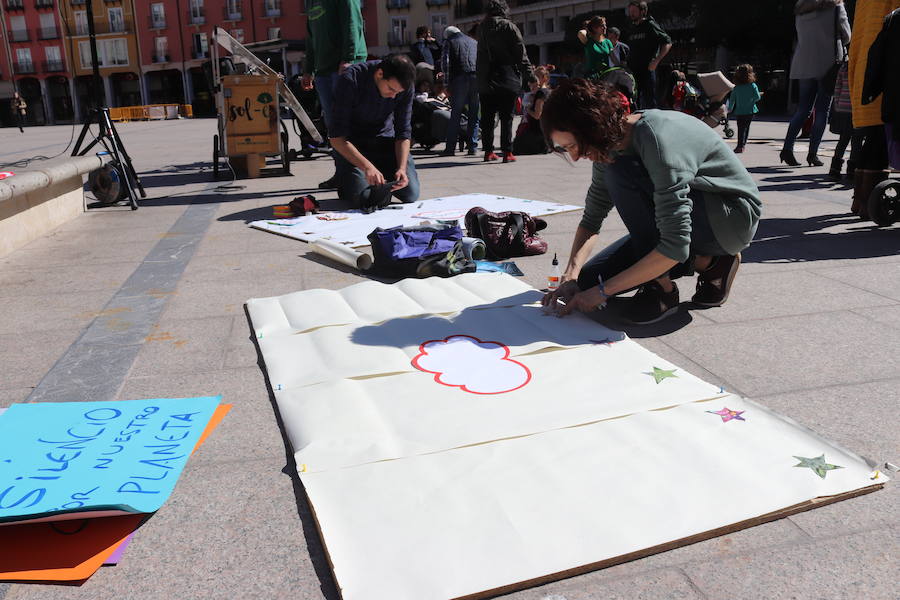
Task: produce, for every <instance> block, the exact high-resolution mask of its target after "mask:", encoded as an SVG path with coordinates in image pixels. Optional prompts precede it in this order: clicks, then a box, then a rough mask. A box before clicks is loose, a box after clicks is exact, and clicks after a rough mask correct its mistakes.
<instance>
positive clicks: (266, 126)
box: [222, 75, 281, 156]
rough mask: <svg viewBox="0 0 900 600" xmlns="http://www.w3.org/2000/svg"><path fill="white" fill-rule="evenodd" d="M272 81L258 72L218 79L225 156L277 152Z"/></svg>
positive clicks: (278, 134) (275, 98)
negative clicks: (220, 90) (222, 102)
mask: <svg viewBox="0 0 900 600" xmlns="http://www.w3.org/2000/svg"><path fill="white" fill-rule="evenodd" d="M276 84H277V81H276V79H275V78H274V77H260V76H258V75H237V76H229V77H223V78H222V85H223V87H224V88H225V93H224V94H223V95H224V97H225V114H224V115H223V116H224V119H225V133H226V136H225V138H226V141H227V152H228V155H229V156H240V155H245V154H278V153H279V152H281V147H280V141H281V139H280V132H279V129H278V101H277V98H278V92H277V90H276Z"/></svg>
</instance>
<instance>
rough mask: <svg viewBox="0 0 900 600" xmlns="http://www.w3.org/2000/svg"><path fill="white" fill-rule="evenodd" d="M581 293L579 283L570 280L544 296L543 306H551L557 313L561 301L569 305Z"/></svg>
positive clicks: (542, 299)
mask: <svg viewBox="0 0 900 600" xmlns="http://www.w3.org/2000/svg"><path fill="white" fill-rule="evenodd" d="M579 291H581V290H580V288H579V287H578V283H577V282H576V281H575V280H574V279H568V280H566V281H563V282H562V283H561V284H560V286H559V287H558V288H556V289H555V290H551V291H549V292H547V293H546V294H544V297H543V298H541V305H542V306H549V307H551V308H552V309H553V310H554V311H556V310H557V308H558V307H559V300H562V301H563V302H566V303H568V302H570V301H571V300H572V298H574V297H575V295H576V294H578V292H579Z"/></svg>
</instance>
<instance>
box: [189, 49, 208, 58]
mask: <svg viewBox="0 0 900 600" xmlns="http://www.w3.org/2000/svg"><path fill="white" fill-rule="evenodd" d="M191 56H193V57H194V58H209V50H196V49H195V50H194V51H193V52H191Z"/></svg>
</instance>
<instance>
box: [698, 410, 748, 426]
mask: <svg viewBox="0 0 900 600" xmlns="http://www.w3.org/2000/svg"><path fill="white" fill-rule="evenodd" d="M706 412H708V413H711V414H714V415H719V416H720V417H722V422H723V423H727V422H728V421H730V420H732V419H737V420H738V421H746V419H744V417H742V416H741V415H742V414H744V412H745V411H743V410H731V409H730V408H727V407H726V408H722V409H721V410H708V411H706Z"/></svg>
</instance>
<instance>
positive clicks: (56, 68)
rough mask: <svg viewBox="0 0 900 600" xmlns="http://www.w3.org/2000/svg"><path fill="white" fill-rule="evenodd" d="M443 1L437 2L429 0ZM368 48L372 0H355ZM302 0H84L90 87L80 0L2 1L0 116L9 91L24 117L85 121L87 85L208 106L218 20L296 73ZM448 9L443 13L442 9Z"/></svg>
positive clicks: (115, 94)
mask: <svg viewBox="0 0 900 600" xmlns="http://www.w3.org/2000/svg"><path fill="white" fill-rule="evenodd" d="M429 1H442V0H429ZM443 2H444V3H445V4H446V3H449V0H443ZM361 5H362V11H363V20H364V23H365V28H366V42H367V45H368V46H369V49H370V50H369V51H370V54H376V55H377V54H383V53H385V52H387V49H386V48H387V46H386V44H384V46H385V51H384V52H375V50H377V48H378V46H379V44H380V40H379V32H380V28H379V6H380V4H379V3H378V2H376V1H375V0H362V2H361ZM304 7H305V3H304V1H303V0H92V8H93V13H94V27H95V32H96V39H97V52H98V63H99V70H100V76H101V80H102V89H95V88H96V87H97V86H94V85H93V76H92V73H93V71H92V64H91V54H90V39H89V36H88V23H87V11H86V0H0V16H2V17H3V18H2V20H3V38H2V41H3V44H2V45H0V111H3V117H0V122H3V123H5V124H11V121H10V119H8V118H6V117H7V115H8V114H9V113H10V110H9V107H8V105H9V102H10V98H11V96H12V91H13V90H14V89H17V90H18V91H19V92H20V93H21V94H22V95H23V97H25V99H26V102H27V103H28V105H29V109H28V123H29V124H52V123H63V122H70V121H72V120H83V119H84V117H85V116H87V114H88V111H89V110H90V108H91V107H92V106H93V104H94V98H95V97H94V92H95V91H96V92H97V93H98V94H99V96H100V97H99V99H98V100H99V101H101V102H104V103H105V104H106V105H107V106H110V107H117V106H134V105H142V104H156V103H173V104H192V105H193V109H194V114H195V115H197V116H204V115H212V114H214V113H215V105H214V98H213V96H212V92H211V90H210V82H209V80H208V77H207V74H206V72H205V70H204V68H203V66H204V63H207V62H208V61H209V59H210V57H211V54H212V44H213V43H214V40H213V28H214V27H215V26H217V25H218V26H219V27H222V28H223V29H225V30H226V31H228V32H229V33H230V34H231V35H232V36H233V37H235V38H236V39H237V40H238V41H239V42H241V43H244V44H246V45H248V46H249V47H251V49H253V51H254V52H256V53H257V55H259V56H261V57H262V58H263V59H264V60H266V61H267V62H268V63H269V64H270V66H272V68H274V69H275V70H277V71H279V72H281V73H284V75H285V76H286V77H291V76H294V75H299V74H300V72H301V70H302V65H303V60H304V57H305V41H306V37H307V27H306V15H305V14H304ZM445 12H446V11H445Z"/></svg>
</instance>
